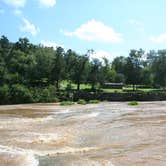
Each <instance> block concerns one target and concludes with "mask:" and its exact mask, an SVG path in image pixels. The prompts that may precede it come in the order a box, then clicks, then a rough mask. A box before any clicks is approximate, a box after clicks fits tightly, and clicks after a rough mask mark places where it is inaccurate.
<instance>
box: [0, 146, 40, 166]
mask: <svg viewBox="0 0 166 166" xmlns="http://www.w3.org/2000/svg"><path fill="white" fill-rule="evenodd" d="M1 154H5V155H7V156H8V155H9V156H8V157H7V160H8V161H10V163H13V162H14V160H17V159H18V158H20V159H21V161H17V162H19V163H20V164H21V165H24V166H38V164H39V161H38V160H37V159H36V158H35V156H34V154H33V153H32V152H30V151H26V150H23V149H21V148H12V147H8V146H3V145H0V155H1ZM10 156H11V157H10ZM1 162H2V163H3V161H1ZM21 165H20V166H21Z"/></svg>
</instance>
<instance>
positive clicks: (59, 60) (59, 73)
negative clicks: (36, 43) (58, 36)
mask: <svg viewBox="0 0 166 166" xmlns="http://www.w3.org/2000/svg"><path fill="white" fill-rule="evenodd" d="M64 75H65V61H64V49H63V48H62V47H58V48H57V49H56V51H55V57H54V60H53V69H52V81H55V82H56V88H57V90H59V82H60V81H61V80H62V79H63V78H64V77H65V76H64Z"/></svg>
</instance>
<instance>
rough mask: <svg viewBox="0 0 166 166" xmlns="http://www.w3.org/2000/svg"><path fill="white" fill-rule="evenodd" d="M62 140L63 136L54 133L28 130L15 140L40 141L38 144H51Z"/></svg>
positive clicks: (24, 141) (25, 141)
mask: <svg viewBox="0 0 166 166" xmlns="http://www.w3.org/2000/svg"><path fill="white" fill-rule="evenodd" d="M60 140H62V137H61V136H59V135H57V134H53V133H47V134H43V133H35V132H26V133H25V134H23V137H22V138H18V139H17V138H16V139H15V141H17V142H23V143H38V144H50V143H55V142H58V141H60Z"/></svg>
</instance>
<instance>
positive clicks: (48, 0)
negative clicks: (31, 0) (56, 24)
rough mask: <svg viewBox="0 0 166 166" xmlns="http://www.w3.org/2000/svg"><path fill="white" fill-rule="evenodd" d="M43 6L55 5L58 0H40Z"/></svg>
mask: <svg viewBox="0 0 166 166" xmlns="http://www.w3.org/2000/svg"><path fill="white" fill-rule="evenodd" d="M39 4H40V6H41V7H47V8H49V7H54V6H55V5H56V0H39Z"/></svg>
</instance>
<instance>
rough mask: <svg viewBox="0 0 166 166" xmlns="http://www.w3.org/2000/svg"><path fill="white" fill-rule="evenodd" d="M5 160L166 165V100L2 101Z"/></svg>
mask: <svg viewBox="0 0 166 166" xmlns="http://www.w3.org/2000/svg"><path fill="white" fill-rule="evenodd" d="M0 166H166V102H163V101H160V102H140V103H139V105H138V106H128V104H127V103H126V102H103V103H100V104H89V105H73V106H59V105H57V104H27V105H12V106H0Z"/></svg>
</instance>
